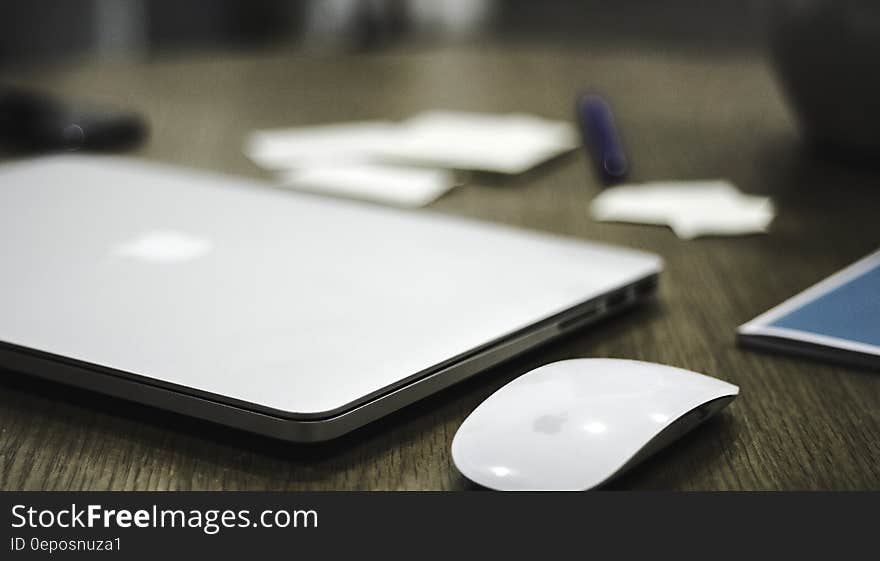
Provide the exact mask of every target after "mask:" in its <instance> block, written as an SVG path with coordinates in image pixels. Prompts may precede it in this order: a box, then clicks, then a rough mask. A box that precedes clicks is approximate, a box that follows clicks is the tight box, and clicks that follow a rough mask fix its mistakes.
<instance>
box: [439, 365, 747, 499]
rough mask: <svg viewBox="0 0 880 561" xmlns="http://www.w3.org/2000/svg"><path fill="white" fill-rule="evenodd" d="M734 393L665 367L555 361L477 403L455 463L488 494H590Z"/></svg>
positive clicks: (456, 444) (457, 443) (457, 444)
mask: <svg viewBox="0 0 880 561" xmlns="http://www.w3.org/2000/svg"><path fill="white" fill-rule="evenodd" d="M737 394H739V388H738V387H737V386H734V385H733V384H728V383H727V382H723V381H721V380H717V379H715V378H710V377H709V376H704V375H703V374H697V373H696V372H691V371H689V370H683V369H681V368H674V367H672V366H664V365H662V364H654V363H650V362H640V361H636V360H618V359H602V358H588V359H575V360H563V361H560V362H554V363H551V364H547V365H544V366H541V367H540V368H536V369H535V370H532V371H531V372H528V373H527V374H524V375H522V376H520V377H519V378H517V379H516V380H513V381H512V382H510V383H509V384H507V385H506V386H504V387H502V388H501V389H500V390H498V391H497V392H495V393H494V394H492V395H491V396H489V398H488V399H486V401H484V402H483V403H482V404H480V406H479V407H477V408H476V409H475V410H474V411H473V413H471V414H470V415H469V416H468V418H467V419H465V421H464V423H462V425H461V427H460V428H459V429H458V432H457V433H456V434H455V438H454V439H453V441H452V460H453V462H455V466H456V467H457V468H458V470H459V471H461V473H462V474H463V475H464V476H465V477H467V478H468V479H470V480H471V481H474V482H475V483H479V484H480V485H483V486H485V487H489V488H490V489H496V490H502V491H514V490H586V489H592V488H593V487H596V486H598V485H601V484H602V483H604V482H606V481H608V480H609V479H611V478H612V477H614V476H615V475H618V474H620V473H622V472H624V471H625V470H626V469H628V468H630V467H632V466H634V465H635V464H637V463H638V462H639V461H641V460H643V459H645V458H646V457H648V456H650V455H651V454H653V453H654V452H656V451H657V450H659V449H661V448H663V447H664V446H666V445H667V444H669V443H670V442H672V441H673V440H675V439H676V438H678V437H679V436H681V435H683V434H684V433H686V432H687V431H689V430H690V429H692V428H694V427H695V426H697V425H698V424H700V423H701V422H702V421H704V420H705V419H707V418H708V417H710V416H711V415H713V414H714V413H716V412H718V411H720V410H721V409H723V408H724V407H725V406H726V405H727V404H728V403H730V402H731V401H733V399H734V398H735V397H736V396H737Z"/></svg>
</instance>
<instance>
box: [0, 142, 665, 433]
mask: <svg viewBox="0 0 880 561" xmlns="http://www.w3.org/2000/svg"><path fill="white" fill-rule="evenodd" d="M0 258H2V261H3V263H4V270H5V271H6V274H4V275H2V276H0V309H2V310H3V313H2V314H0V342H4V343H7V344H11V345H15V346H19V347H23V348H25V349H32V350H35V351H40V352H43V353H49V354H51V355H56V356H59V357H65V358H70V359H75V360H77V361H81V362H84V363H88V364H94V365H99V366H102V367H106V368H111V369H114V370H118V371H120V372H122V373H125V375H128V376H132V377H134V378H137V379H140V380H142V381H148V382H155V383H157V384H162V385H165V386H169V387H175V388H181V389H182V390H186V391H189V392H194V393H196V394H198V395H204V396H207V397H210V398H212V399H218V400H221V401H226V402H229V403H234V404H245V405H247V406H248V407H250V408H253V409H255V410H258V411H265V412H269V413H276V414H281V415H285V416H289V417H292V418H303V419H311V418H322V417H326V416H330V415H333V414H338V413H339V412H342V411H345V410H346V409H347V408H351V407H353V406H355V405H357V404H359V403H363V401H364V400H366V399H368V398H369V397H370V396H375V395H378V394H381V392H383V391H385V390H387V389H388V388H390V387H392V386H394V385H395V384H397V383H399V382H400V381H401V380H404V379H407V378H410V377H413V376H416V375H418V374H419V373H420V372H424V371H426V370H428V369H430V368H431V367H433V366H435V365H438V364H440V363H443V362H444V361H448V360H450V359H453V358H454V357H458V356H461V355H463V354H465V353H467V352H468V351H470V350H472V349H475V348H478V347H480V346H483V345H486V344H491V342H493V341H497V340H499V339H501V338H503V337H505V336H506V335H509V334H511V333H514V332H517V331H520V330H523V329H525V328H528V327H529V326H530V325H533V324H535V323H537V322H540V321H542V320H544V319H546V318H549V317H552V316H554V315H556V314H558V313H561V312H564V311H565V310H567V309H569V308H571V307H573V306H575V305H577V304H579V303H582V302H584V301H587V300H590V299H592V298H595V297H597V296H600V295H602V294H603V293H606V292H608V291H610V290H614V289H615V288H619V287H622V286H625V285H627V284H629V283H632V282H634V281H635V280H638V279H639V278H642V277H646V276H649V275H652V274H655V273H656V272H657V271H658V270H659V268H660V260H659V258H657V257H656V256H654V255H650V254H646V253H642V252H638V251H633V250H626V249H620V248H613V247H608V246H604V245H599V244H594V243H588V242H584V241H581V240H576V239H569V238H563V237H559V236H554V235H548V234H542V233H537V232H530V231H523V230H518V229H514V228H509V227H503V226H498V225H492V224H486V223H480V222H474V221H468V220H463V219H460V218H455V217H450V216H444V215H441V214H438V213H434V212H430V211H424V210H423V211H402V210H397V209H388V208H383V207H378V206H374V205H369V204H366V203H358V202H354V201H345V200H336V199H328V198H322V197H319V196H313V195H306V194H300V193H292V192H286V191H281V190H278V189H275V188H272V187H270V186H269V185H267V184H265V183H262V182H258V181H254V180H249V179H243V178H236V177H229V176H221V175H214V174H209V173H202V172H196V171H191V170H183V169H179V168H174V167H170V166H165V165H159V164H154V163H147V162H144V161H138V160H133V159H123V158H115V157H100V156H79V155H76V156H53V157H48V158H39V159H35V160H31V161H27V162H21V163H14V164H8V165H5V166H3V167H2V168H0ZM96 376H98V374H96Z"/></svg>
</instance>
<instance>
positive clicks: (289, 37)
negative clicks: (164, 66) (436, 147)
mask: <svg viewBox="0 0 880 561" xmlns="http://www.w3.org/2000/svg"><path fill="white" fill-rule="evenodd" d="M758 11H760V10H756V5H755V2H753V1H747V2H742V1H735V0H713V1H705V0H702V1H701V0H668V1H666V2H654V1H650V0H618V1H615V2H607V1H602V0H582V1H577V2H572V1H563V0H545V1H541V2H534V1H530V0H506V1H505V0H444V1H438V0H323V1H301V2H285V1H282V0H249V1H245V0H183V1H171V0H73V1H68V2H59V1H54V0H9V1H6V2H4V3H3V7H2V12H3V14H2V17H0V63H2V64H3V65H5V66H16V65H22V64H45V63H52V62H56V61H59V60H64V59H67V58H70V57H87V56H88V57H91V56H94V57H104V58H120V57H155V56H170V55H174V54H175V53H180V52H192V51H218V50H220V51H223V50H234V49H261V48H275V49H277V48H290V49H297V48H317V49H321V48H328V49H329V48H342V49H381V48H387V47H390V46H395V47H398V46H400V45H401V44H404V45H406V44H419V43H425V42H439V41H475V40H485V39H498V38H501V39H522V40H540V41H565V42H571V41H577V42H600V41H608V40H613V41H614V42H616V43H631V44H634V45H639V44H640V45H651V44H662V45H665V46H673V47H682V48H689V47H690V48H699V49H705V48H710V49H736V50H750V49H757V48H760V45H761V31H760V27H761V25H760V18H759V17H758V15H757V12H758Z"/></svg>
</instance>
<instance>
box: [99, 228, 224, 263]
mask: <svg viewBox="0 0 880 561" xmlns="http://www.w3.org/2000/svg"><path fill="white" fill-rule="evenodd" d="M212 249H214V244H213V243H212V242H211V240H209V239H207V238H202V237H199V236H195V235H192V234H187V233H185V232H178V231H174V230H154V231H150V232H145V233H143V234H141V235H139V236H137V237H136V238H134V239H133V240H131V241H128V242H125V243H122V244H119V245H117V246H116V247H114V248H113V251H112V252H111V255H114V256H116V257H125V258H130V259H138V260H141V261H147V262H150V263H180V262H183V261H192V260H193V259H198V258H199V257H202V256H203V255H205V254H206V253H208V252H209V251H211V250H212Z"/></svg>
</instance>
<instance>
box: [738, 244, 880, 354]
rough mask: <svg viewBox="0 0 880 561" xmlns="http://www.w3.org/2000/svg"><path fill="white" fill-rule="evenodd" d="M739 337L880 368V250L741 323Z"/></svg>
mask: <svg viewBox="0 0 880 561" xmlns="http://www.w3.org/2000/svg"><path fill="white" fill-rule="evenodd" d="M737 340H738V341H740V342H741V343H743V344H751V345H756V346H763V347H767V348H772V349H777V350H782V351H789V352H797V353H801V354H806V355H810V356H818V357H822V358H828V359H833V360H837V361H843V362H849V363H853V364H857V365H860V366H869V367H875V368H880V251H877V252H874V253H872V254H871V255H868V256H867V257H865V258H864V259H861V260H860V261H857V262H856V263H853V264H852V265H850V266H849V267H847V268H846V269H843V270H842V271H840V272H838V273H836V274H834V275H832V276H830V277H828V278H827V279H825V280H823V281H822V282H820V283H818V284H816V285H813V286H811V287H810V288H808V289H807V290H805V291H803V292H801V293H800V294H798V295H797V296H795V297H793V298H790V299H788V300H786V301H785V302H783V303H782V304H780V305H778V306H776V307H775V308H773V309H771V310H769V311H768V312H765V313H764V314H761V315H760V316H758V317H757V318H755V319H753V320H752V321H750V322H748V323H746V324H744V325H741V326H740V327H739V329H738V330H737Z"/></svg>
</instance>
